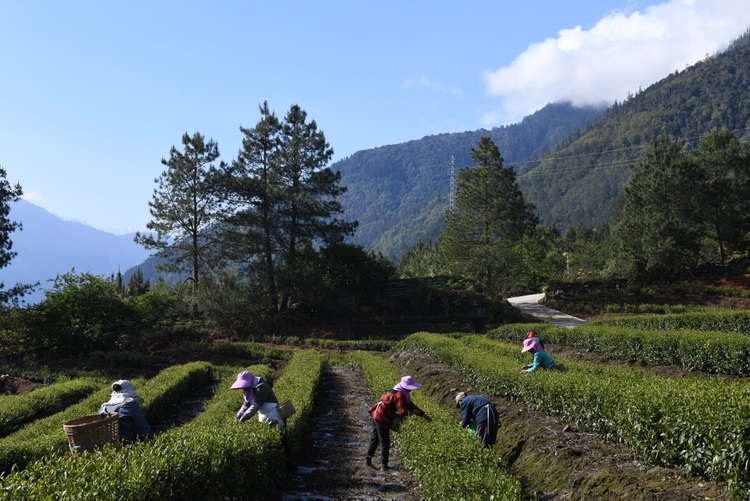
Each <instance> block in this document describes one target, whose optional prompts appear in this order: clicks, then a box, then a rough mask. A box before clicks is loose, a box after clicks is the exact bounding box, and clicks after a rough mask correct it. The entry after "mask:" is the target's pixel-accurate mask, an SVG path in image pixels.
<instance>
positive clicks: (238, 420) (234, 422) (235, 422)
mask: <svg viewBox="0 0 750 501" xmlns="http://www.w3.org/2000/svg"><path fill="white" fill-rule="evenodd" d="M239 422H240V418H238V417H235V418H234V421H232V423H233V424H237V423H239Z"/></svg>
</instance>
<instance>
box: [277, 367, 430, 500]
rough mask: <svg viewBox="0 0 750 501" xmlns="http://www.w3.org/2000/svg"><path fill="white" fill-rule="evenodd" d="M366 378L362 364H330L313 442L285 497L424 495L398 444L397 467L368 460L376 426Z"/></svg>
mask: <svg viewBox="0 0 750 501" xmlns="http://www.w3.org/2000/svg"><path fill="white" fill-rule="evenodd" d="M365 381H366V379H365V377H364V376H363V374H362V372H361V371H360V370H358V369H353V368H351V367H346V366H325V368H324V369H323V374H322V380H321V394H320V395H319V397H318V398H317V399H316V401H315V404H316V412H317V414H318V415H317V416H316V419H315V425H314V430H313V433H312V436H311V442H312V443H311V445H310V448H309V450H308V451H307V453H306V454H305V455H304V456H303V457H302V458H301V459H300V463H299V464H298V465H297V467H296V470H295V472H294V473H293V475H292V478H291V480H290V481H289V483H288V486H287V488H286V489H285V490H284V491H283V492H282V493H281V496H280V499H281V500H282V501H303V500H304V501H327V500H337V501H338V500H361V501H376V500H377V501H380V500H391V501H416V500H419V499H421V498H420V496H419V494H418V492H416V490H415V489H414V488H413V485H412V481H411V478H410V477H409V474H408V472H407V471H406V470H404V469H403V468H401V467H400V458H399V455H398V450H396V449H395V448H394V447H391V459H390V466H391V467H392V469H391V470H389V471H386V472H381V471H379V470H378V469H376V468H371V467H367V466H366V465H365V452H366V450H367V445H368V443H369V439H370V430H371V426H370V417H369V414H368V413H367V408H368V407H369V406H370V405H372V402H371V401H372V397H371V396H370V390H369V389H368V388H367V386H366V384H365ZM376 466H378V464H377V462H376Z"/></svg>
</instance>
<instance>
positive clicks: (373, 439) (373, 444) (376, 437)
mask: <svg viewBox="0 0 750 501" xmlns="http://www.w3.org/2000/svg"><path fill="white" fill-rule="evenodd" d="M378 445H380V433H378V424H377V422H375V420H374V419H372V431H371V432H370V446H369V447H368V448H367V456H366V457H367V458H369V459H372V458H373V457H375V451H376V450H377V448H378Z"/></svg>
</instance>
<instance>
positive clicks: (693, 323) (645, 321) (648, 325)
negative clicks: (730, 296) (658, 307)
mask: <svg viewBox="0 0 750 501" xmlns="http://www.w3.org/2000/svg"><path fill="white" fill-rule="evenodd" d="M595 325H611V326H618V327H630V328H633V329H645V330H672V329H690V330H703V331H721V332H735V333H737V334H748V335H750V311H748V310H722V309H715V308H709V309H704V310H702V311H697V312H690V313H681V314H669V315H637V316H621V317H613V318H608V319H604V320H597V321H596V322H595Z"/></svg>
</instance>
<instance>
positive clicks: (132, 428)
mask: <svg viewBox="0 0 750 501" xmlns="http://www.w3.org/2000/svg"><path fill="white" fill-rule="evenodd" d="M114 412H116V413H117V414H118V415H119V419H118V420H117V423H118V425H119V428H120V440H121V441H122V442H124V443H130V442H133V441H135V440H136V439H146V438H148V439H151V438H154V433H153V432H152V431H151V427H150V426H149V424H148V421H146V416H144V415H143V410H141V406H140V405H139V404H138V402H136V401H135V400H133V401H130V402H128V403H126V404H123V405H121V406H119V407H117V408H116V409H115V410H114Z"/></svg>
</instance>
